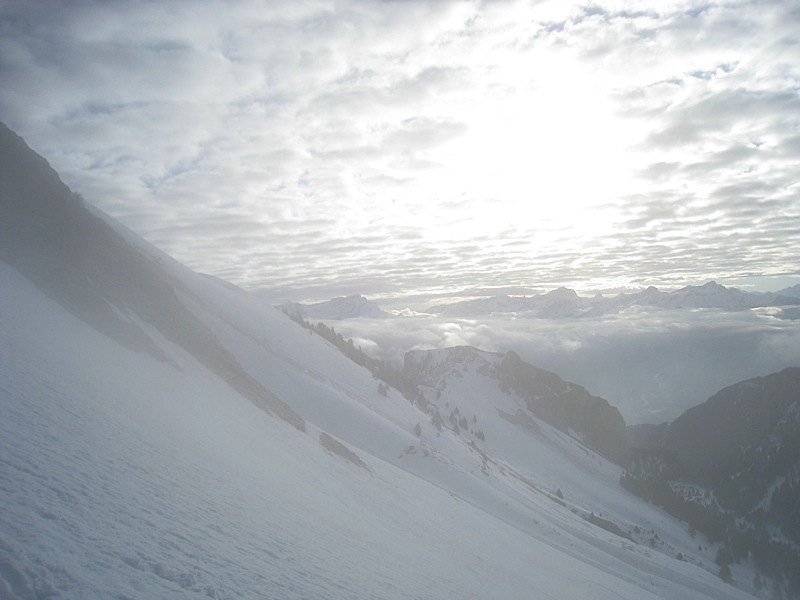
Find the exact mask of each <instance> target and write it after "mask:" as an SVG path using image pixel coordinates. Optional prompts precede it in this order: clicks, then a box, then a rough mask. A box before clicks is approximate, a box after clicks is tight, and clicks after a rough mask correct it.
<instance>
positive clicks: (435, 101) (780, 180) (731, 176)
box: [0, 0, 800, 298]
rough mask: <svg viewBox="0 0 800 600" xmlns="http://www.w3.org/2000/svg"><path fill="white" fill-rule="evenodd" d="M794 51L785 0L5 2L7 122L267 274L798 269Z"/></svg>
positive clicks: (692, 275)
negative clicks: (709, 0) (687, 0)
mask: <svg viewBox="0 0 800 600" xmlns="http://www.w3.org/2000/svg"><path fill="white" fill-rule="evenodd" d="M798 56H800V7H798V5H797V4H796V3H794V2H787V1H774V2H770V1H758V2H755V1H754V2H748V1H741V0H737V1H720V2H713V3H711V2H684V1H666V2H665V1H658V2H656V1H652V2H647V1H643V2H620V1H614V0H600V1H598V2H591V3H570V2H562V1H557V2H512V1H508V2H433V1H429V2H422V1H413V0H411V1H407V2H392V1H341V2H338V1H319V2H296V1H286V2H280V1H270V2H261V1H239V2H222V1H218V2H217V1H212V0H199V1H197V2H191V3H189V2H135V3H134V2H123V1H116V2H115V1H103V2H90V1H83V2H81V1H71V2H62V1H60V0H51V1H47V0H4V1H3V2H2V3H0V80H1V81H2V82H3V83H2V85H1V86H0V119H1V120H3V121H4V122H6V124H7V125H9V126H10V127H11V128H12V129H14V130H16V131H17V132H18V133H19V134H20V135H22V136H23V137H25V138H26V140H27V141H28V143H29V144H31V145H32V146H33V147H34V149H35V150H37V151H38V152H40V153H42V154H43V155H45V157H46V158H48V160H50V162H51V164H52V165H53V166H54V167H55V168H56V169H57V170H58V171H59V172H60V173H61V174H62V177H63V178H64V179H65V181H66V182H67V183H68V184H69V185H70V186H71V187H72V188H73V189H74V190H76V191H78V192H80V193H81V194H82V195H83V196H84V197H85V198H86V199H87V200H89V201H91V202H92V203H94V204H96V205H97V206H99V207H100V208H101V209H103V210H105V211H106V212H108V213H109V214H111V215H112V216H114V217H116V218H118V219H119V220H120V221H122V222H123V223H124V224H126V225H128V226H129V227H131V228H132V229H134V230H135V231H136V232H138V233H139V234H141V235H143V236H144V237H145V238H147V239H148V240H150V241H152V242H153V243H155V244H156V245H157V246H159V247H160V248H162V249H163V250H165V251H166V252H168V253H169V254H172V255H173V256H175V257H176V258H177V259H179V260H180V261H182V262H184V263H186V264H187V265H189V266H190V267H192V268H194V269H196V270H200V271H203V272H207V273H211V274H214V275H217V276H221V277H223V278H225V279H228V280H230V281H232V282H234V283H237V284H240V285H242V286H244V287H247V288H251V289H253V288H261V287H268V288H272V289H274V290H276V294H279V293H286V295H287V296H288V295H291V294H290V290H300V292H296V293H295V294H294V296H295V297H297V294H298V293H300V294H301V295H302V294H305V295H306V296H307V297H310V298H324V297H328V296H332V295H336V291H337V290H341V291H342V293H349V292H353V291H358V292H361V293H365V294H367V295H373V296H374V295H380V294H387V295H398V294H400V293H412V292H430V293H432V292H443V293H447V292H453V291H457V290H464V289H467V290H468V289H474V288H494V287H503V288H512V287H515V286H518V287H524V288H531V287H532V288H537V289H542V288H544V289H547V288H552V287H555V286H557V285H568V286H571V287H575V288H578V289H591V288H609V287H618V286H644V285H649V284H656V285H661V286H665V285H666V286H669V285H682V284H685V283H700V282H703V281H705V280H708V279H717V280H718V281H720V282H721V283H729V282H730V281H734V280H740V279H741V278H744V277H747V276H751V275H797V274H798V266H799V265H800V251H799V250H798V249H800V199H799V197H798V195H799V193H800V184H798V177H800V175H798V173H800V170H798V165H800V61H798V60H797V58H798ZM778 287H781V286H779V285H776V286H773V289H777V288H778Z"/></svg>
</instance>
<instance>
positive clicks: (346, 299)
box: [278, 294, 391, 321]
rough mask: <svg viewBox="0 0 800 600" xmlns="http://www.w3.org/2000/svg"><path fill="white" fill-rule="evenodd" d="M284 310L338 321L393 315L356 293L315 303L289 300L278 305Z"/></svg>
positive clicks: (294, 313) (309, 316)
mask: <svg viewBox="0 0 800 600" xmlns="http://www.w3.org/2000/svg"><path fill="white" fill-rule="evenodd" d="M278 308H280V309H281V310H283V311H284V312H286V313H288V314H291V315H298V316H300V317H303V318H304V319H320V320H323V321H324V320H333V321H338V320H342V319H355V318H368V319H382V318H385V317H389V316H391V315H390V314H389V313H387V312H384V311H383V310H382V309H381V307H380V306H378V304H377V303H375V302H372V301H370V300H367V299H366V298H365V297H364V296H361V295H358V294H355V295H352V296H343V297H339V298H332V299H331V300H326V301H324V302H317V303H315V304H301V303H299V302H287V303H285V304H281V305H280V306H278Z"/></svg>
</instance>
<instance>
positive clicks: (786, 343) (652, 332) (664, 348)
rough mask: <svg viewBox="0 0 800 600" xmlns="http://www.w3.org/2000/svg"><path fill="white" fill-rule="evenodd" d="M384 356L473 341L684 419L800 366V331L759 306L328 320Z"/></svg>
mask: <svg viewBox="0 0 800 600" xmlns="http://www.w3.org/2000/svg"><path fill="white" fill-rule="evenodd" d="M329 324H330V325H333V326H334V328H335V329H336V331H337V332H338V333H341V334H343V335H344V336H345V337H346V338H353V340H354V343H355V344H356V346H361V348H362V349H363V350H364V351H365V352H367V353H368V354H371V355H373V356H376V357H380V358H383V359H384V360H388V361H391V362H393V363H395V364H398V365H402V357H403V354H404V353H405V352H407V351H409V350H416V349H429V348H448V347H451V346H459V345H470V346H475V347H477V348H481V349H484V350H489V351H494V352H507V351H509V350H513V351H515V352H517V353H518V354H519V355H520V356H521V357H522V358H523V360H525V361H527V362H530V363H532V364H534V365H536V366H538V367H541V368H544V369H548V370H551V371H555V372H556V373H558V374H559V375H560V376H561V377H562V378H564V379H566V380H567V381H571V382H574V383H578V384H580V385H583V386H584V387H586V388H587V389H588V390H589V391H590V392H591V393H593V394H596V395H599V396H601V397H603V398H605V399H606V400H608V401H609V402H610V403H611V404H613V405H614V406H616V407H617V408H619V409H620V411H621V412H622V414H623V416H624V417H625V419H626V421H627V422H628V423H629V424H633V423H648V422H649V423H659V422H663V421H668V420H672V419H674V418H676V417H677V416H678V415H680V414H681V413H682V412H683V411H684V410H686V409H687V408H689V407H691V406H694V405H696V404H699V403H701V402H703V401H705V400H707V399H708V398H709V397H710V396H711V395H712V394H714V393H716V392H717V391H719V390H720V389H722V388H723V387H726V386H728V385H732V384H734V383H737V382H739V381H742V380H744V379H748V378H751V377H758V376H762V375H767V374H770V373H773V372H776V371H779V370H781V369H784V368H786V367H790V366H797V357H798V356H800V328H798V322H797V321H790V320H781V319H776V318H773V317H769V316H766V315H765V314H756V313H753V312H751V311H738V312H722V311H689V310H645V309H641V308H631V309H628V310H626V311H624V312H622V313H620V314H619V315H606V316H604V317H602V318H596V319H526V318H516V317H513V316H495V317H482V318H476V319H447V318H441V317H432V316H416V317H406V318H396V319H366V318H365V319H348V320H345V321H335V322H329Z"/></svg>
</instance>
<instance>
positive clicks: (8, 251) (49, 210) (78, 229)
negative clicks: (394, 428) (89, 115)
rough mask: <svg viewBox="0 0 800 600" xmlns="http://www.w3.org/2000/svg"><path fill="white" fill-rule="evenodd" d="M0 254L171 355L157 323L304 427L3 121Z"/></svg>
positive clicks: (184, 294)
mask: <svg viewBox="0 0 800 600" xmlns="http://www.w3.org/2000/svg"><path fill="white" fill-rule="evenodd" d="M0 165H1V167H0V260H3V261H5V262H6V263H8V264H9V265H11V266H12V267H14V268H15V269H16V270H17V271H19V272H20V273H21V274H22V275H24V276H25V277H27V278H28V279H29V280H30V281H31V282H33V283H34V284H35V285H36V286H37V287H38V288H39V289H41V290H42V291H43V292H44V293H45V294H47V295H48V296H49V297H50V298H52V299H53V300H55V301H56V302H58V303H59V304H60V305H61V306H62V307H64V308H65V309H66V310H68V311H69V312H71V313H72V314H73V315H75V316H76V317H78V318H79V319H81V320H83V321H85V322H86V323H87V324H89V325H90V326H91V327H93V328H94V329H96V330H97V331H99V332H100V333H102V334H104V335H106V336H108V337H110V338H112V339H114V340H115V341H117V342H118V343H120V344H121V345H123V346H125V347H127V348H129V349H131V350H134V351H137V352H146V353H148V354H150V355H152V356H153V357H155V358H156V359H158V360H163V361H169V358H168V356H167V354H166V353H165V352H164V351H163V350H162V349H161V348H160V347H159V346H158V344H157V343H156V342H155V341H153V339H152V338H151V337H150V336H149V335H148V334H147V333H146V331H145V330H144V329H143V328H142V327H141V325H140V324H139V323H137V320H139V321H141V322H144V323H147V324H149V325H151V326H153V327H154V328H155V329H156V330H158V331H159V333H161V334H162V335H163V336H164V337H165V338H166V339H168V340H170V341H171V342H173V343H175V344H177V345H179V346H181V347H182V348H184V349H185V350H186V351H188V352H189V353H191V354H192V355H194V356H195V358H197V359H198V360H199V361H200V362H201V363H202V364H203V365H205V366H206V367H207V368H209V369H210V370H211V371H213V372H214V373H216V374H217V375H218V376H220V377H221V378H222V379H224V380H225V381H226V382H228V383H229V384H230V385H231V387H233V388H234V389H236V390H237V391H238V392H240V393H242V394H243V395H244V396H245V397H247V398H250V399H251V400H253V401H254V402H256V403H257V404H258V405H260V406H262V407H263V408H264V409H265V410H268V411H269V412H272V413H274V414H276V415H278V416H280V417H281V418H283V419H285V420H287V421H288V422H290V423H292V424H293V425H295V426H296V427H299V428H302V427H304V423H303V420H302V419H301V418H300V416H299V415H297V414H295V413H294V412H293V411H292V410H291V409H290V408H289V407H288V406H287V405H286V404H284V403H283V402H282V401H281V400H279V399H278V398H276V397H275V396H274V395H273V394H272V393H271V392H269V391H268V390H267V389H265V388H264V387H263V386H262V385H261V384H259V383H258V382H257V381H255V380H254V379H253V378H252V377H250V376H249V375H248V374H247V373H245V371H244V370H243V369H242V368H241V367H240V365H239V364H238V363H237V362H236V360H235V359H234V358H233V356H231V354H230V353H229V352H228V351H227V350H226V349H225V348H224V347H223V346H222V345H221V344H220V343H219V341H218V340H217V339H216V337H215V336H214V334H213V333H212V332H211V331H210V330H209V329H208V327H207V326H206V325H204V324H203V322H202V321H200V320H199V319H198V318H197V317H195V316H194V314H193V313H192V312H191V310H189V308H188V307H187V305H186V304H185V302H184V299H190V298H191V297H192V294H191V292H190V291H189V290H187V289H185V286H183V285H182V284H181V283H180V281H179V280H178V279H176V278H175V277H173V276H171V275H170V274H169V273H168V272H167V271H166V270H165V269H164V268H163V267H162V266H161V265H160V264H159V262H158V260H157V259H155V258H154V257H152V256H147V255H146V254H145V253H143V252H142V251H140V250H138V249H137V248H134V247H132V246H131V245H129V244H128V243H127V242H126V240H125V239H124V238H123V237H122V236H121V235H120V234H119V233H117V232H116V231H115V230H114V229H113V228H112V227H111V226H110V225H109V224H108V223H106V222H105V221H104V220H103V219H101V218H99V217H97V216H95V215H94V214H92V213H91V212H90V211H89V210H88V209H87V207H86V206H85V204H84V202H83V200H82V199H81V198H80V197H79V196H77V195H76V194H74V193H73V192H72V191H71V190H70V189H69V188H68V187H67V186H66V185H64V183H63V182H62V181H61V179H60V178H59V176H58V174H57V173H56V172H55V171H54V170H53V169H52V168H51V167H50V165H49V164H48V163H47V161H46V160H45V159H44V158H42V157H41V156H39V155H38V154H36V153H35V152H34V151H33V150H31V149H30V148H29V147H28V146H27V144H26V143H25V142H24V140H22V138H20V137H19V136H17V135H16V134H15V133H14V132H12V131H11V130H10V129H8V128H7V127H6V126H5V125H3V124H2V123H0Z"/></svg>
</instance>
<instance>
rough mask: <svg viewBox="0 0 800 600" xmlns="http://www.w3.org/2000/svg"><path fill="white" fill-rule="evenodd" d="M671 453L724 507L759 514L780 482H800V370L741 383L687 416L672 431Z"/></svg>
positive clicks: (719, 393)
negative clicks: (708, 487) (774, 486)
mask: <svg viewBox="0 0 800 600" xmlns="http://www.w3.org/2000/svg"><path fill="white" fill-rule="evenodd" d="M666 449H667V450H668V451H669V452H670V453H671V454H672V455H674V456H675V457H676V458H677V459H678V461H680V462H681V463H682V464H683V465H684V466H686V468H687V469H689V470H690V471H691V472H692V473H693V474H694V476H695V477H696V478H697V479H699V480H700V481H702V482H704V483H705V484H707V485H710V486H713V487H714V489H715V491H716V493H717V495H718V497H719V500H720V502H721V504H723V506H726V507H729V508H734V509H738V510H751V509H753V508H755V506H756V504H758V503H760V502H761V501H762V500H765V498H766V496H767V495H768V494H769V488H770V487H771V486H772V485H773V484H774V483H775V482H776V481H777V480H778V479H783V480H788V481H790V482H791V481H793V480H794V479H798V478H799V477H800V368H789V369H784V370H783V371H780V372H779V373H774V374H772V375H768V376H766V377H757V378H755V379H750V380H747V381H743V382H741V383H737V384H735V385H732V386H729V387H727V388H725V389H723V390H721V391H719V392H717V393H716V394H714V396H712V397H711V398H709V399H708V400H707V401H706V402H704V403H703V404H701V405H699V406H696V407H694V408H691V409H689V410H687V411H686V412H685V413H683V414H682V415H681V416H680V417H679V418H678V419H676V420H675V421H674V422H673V423H672V424H671V425H670V426H669V429H668V431H667V439H666ZM798 483H800V482H798ZM797 500H798V502H800V496H798V498H797Z"/></svg>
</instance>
